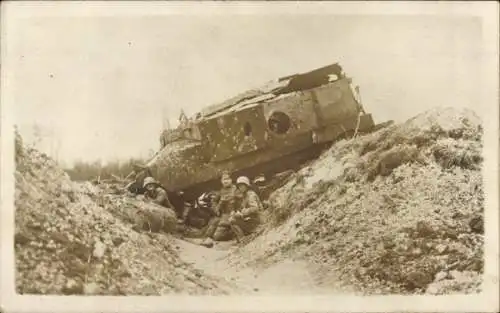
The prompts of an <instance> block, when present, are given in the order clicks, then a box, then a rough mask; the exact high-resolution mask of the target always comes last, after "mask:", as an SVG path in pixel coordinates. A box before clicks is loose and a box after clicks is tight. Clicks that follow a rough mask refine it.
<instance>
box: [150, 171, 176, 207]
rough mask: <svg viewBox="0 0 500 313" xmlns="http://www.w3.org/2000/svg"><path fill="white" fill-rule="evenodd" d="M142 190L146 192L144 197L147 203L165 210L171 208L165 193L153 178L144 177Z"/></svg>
mask: <svg viewBox="0 0 500 313" xmlns="http://www.w3.org/2000/svg"><path fill="white" fill-rule="evenodd" d="M144 189H145V190H146V192H145V193H144V196H145V199H146V200H147V201H149V202H152V203H155V204H157V205H161V206H164V207H167V208H173V206H172V204H171V203H170V200H169V199H168V195H167V192H166V191H165V189H163V188H162V187H161V186H160V183H159V182H157V181H156V180H155V179H154V178H153V177H146V178H145V179H144Z"/></svg>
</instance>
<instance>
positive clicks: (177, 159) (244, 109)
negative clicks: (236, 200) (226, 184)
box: [148, 64, 375, 200]
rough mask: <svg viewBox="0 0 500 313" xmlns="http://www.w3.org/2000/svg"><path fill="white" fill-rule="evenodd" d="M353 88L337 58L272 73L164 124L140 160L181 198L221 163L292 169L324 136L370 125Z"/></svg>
mask: <svg viewBox="0 0 500 313" xmlns="http://www.w3.org/2000/svg"><path fill="white" fill-rule="evenodd" d="M330 76H332V77H334V78H331V77H330ZM356 94H357V89H356V92H355V91H354V90H353V88H352V85H351V79H350V78H348V77H346V76H345V75H344V74H343V72H342V70H341V67H340V66H339V65H338V64H333V65H330V66H326V67H323V68H320V69H317V70H313V71H311V72H308V73H303V74H296V75H292V76H288V77H283V78H280V79H278V81H277V85H273V84H268V85H266V86H265V87H263V88H261V89H259V90H251V91H248V92H245V93H243V94H241V95H239V96H237V97H234V98H231V99H229V100H227V101H226V102H224V103H222V104H219V105H215V106H211V107H210V108H208V109H206V110H203V111H202V112H200V113H198V114H197V117H196V118H195V119H192V120H186V121H185V123H184V122H183V123H182V124H181V125H180V126H179V127H178V128H176V129H174V130H171V131H167V132H166V133H165V134H164V135H163V137H162V139H161V142H162V149H161V151H160V152H159V153H158V154H157V156H156V157H155V158H153V159H152V160H151V161H150V162H149V163H148V167H149V168H150V170H151V171H152V173H153V175H154V176H155V178H156V179H158V180H159V181H160V182H161V183H162V184H163V186H165V187H166V189H168V190H170V191H173V192H180V191H182V192H184V196H185V198H186V199H188V200H192V199H194V198H196V197H197V196H198V195H199V194H200V193H203V192H205V191H208V190H212V189H214V188H219V187H220V183H219V179H220V176H221V174H222V172H223V171H229V172H231V173H232V176H233V178H236V177H237V176H239V175H245V176H248V177H249V178H250V179H252V178H254V177H255V176H257V175H261V174H264V175H266V176H272V175H273V174H275V173H278V172H282V171H286V170H289V169H295V168H297V167H298V166H300V164H301V163H303V162H305V161H307V160H310V159H313V158H315V157H317V156H318V155H319V154H320V152H321V150H322V149H324V148H325V147H326V146H328V145H330V144H331V143H332V142H334V141H336V140H338V139H341V138H343V137H345V136H348V135H351V136H352V134H354V133H356V132H369V131H371V130H373V128H374V126H375V123H374V121H373V119H372V116H371V115H370V114H366V113H365V112H364V109H363V107H362V106H361V103H360V100H359V99H358V98H357V97H356Z"/></svg>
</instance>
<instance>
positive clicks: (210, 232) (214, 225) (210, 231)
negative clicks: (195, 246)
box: [205, 223, 217, 238]
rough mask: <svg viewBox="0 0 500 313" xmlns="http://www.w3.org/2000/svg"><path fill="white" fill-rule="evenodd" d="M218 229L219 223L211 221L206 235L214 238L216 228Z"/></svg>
mask: <svg viewBox="0 0 500 313" xmlns="http://www.w3.org/2000/svg"><path fill="white" fill-rule="evenodd" d="M216 229H217V223H210V224H208V226H207V229H206V230H205V237H207V238H214V234H215V230H216Z"/></svg>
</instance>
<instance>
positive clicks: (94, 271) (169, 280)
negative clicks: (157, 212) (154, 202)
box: [15, 138, 233, 295]
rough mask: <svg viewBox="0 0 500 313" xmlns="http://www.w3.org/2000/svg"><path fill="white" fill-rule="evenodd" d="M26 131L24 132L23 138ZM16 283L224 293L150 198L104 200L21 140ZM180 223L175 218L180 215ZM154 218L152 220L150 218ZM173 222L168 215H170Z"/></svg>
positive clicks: (60, 289)
mask: <svg viewBox="0 0 500 313" xmlns="http://www.w3.org/2000/svg"><path fill="white" fill-rule="evenodd" d="M18 139H20V138H18ZM16 152H17V153H16V161H17V169H16V173H15V179H16V186H15V187H16V194H15V206H16V212H15V223H16V225H15V256H16V289H17V292H18V293H21V294H90V295H92V294H94V295H95V294H101V295H158V294H168V293H172V292H176V293H177V292H181V293H190V294H224V293H227V292H228V290H232V288H233V287H232V286H229V284H227V283H226V282H225V280H224V279H219V278H216V277H211V276H207V275H205V274H204V273H202V272H201V271H199V270H197V269H196V268H194V267H193V266H192V265H190V264H187V263H186V262H184V261H183V260H181V259H180V258H179V256H178V251H177V249H178V248H179V247H178V246H176V244H175V243H174V242H173V241H172V240H173V239H172V238H171V237H169V236H165V235H161V234H155V233H150V232H149V231H148V230H144V228H146V227H150V226H151V227H153V228H154V227H157V228H158V227H161V225H160V226H158V225H154V223H151V221H158V220H159V219H154V218H153V219H151V218H150V216H149V215H151V212H152V211H154V208H150V209H149V210H148V208H147V205H146V204H143V206H144V207H143V208H142V210H137V211H136V212H139V213H138V214H134V216H133V218H132V219H128V216H127V215H126V214H125V213H124V212H127V211H126V210H124V208H125V209H129V211H128V212H130V211H131V210H132V208H134V207H137V206H140V205H139V204H138V202H137V203H135V204H133V203H132V204H130V205H128V206H127V205H124V204H123V203H122V202H116V201H114V202H113V201H102V197H101V196H100V195H99V191H98V190H96V189H95V188H94V186H93V185H91V184H83V185H81V184H76V183H74V182H72V181H70V179H69V177H68V175H67V174H66V173H65V172H63V171H62V170H60V169H59V168H58V167H57V166H56V164H55V162H54V161H52V160H51V159H49V158H47V157H46V156H45V155H43V154H41V153H39V152H37V151H36V150H33V149H28V148H25V147H23V146H22V144H21V141H20V140H17V141H16ZM160 220H167V221H168V218H161V219H160ZM174 223H175V219H174ZM151 224H153V225H151ZM167 225H168V223H167Z"/></svg>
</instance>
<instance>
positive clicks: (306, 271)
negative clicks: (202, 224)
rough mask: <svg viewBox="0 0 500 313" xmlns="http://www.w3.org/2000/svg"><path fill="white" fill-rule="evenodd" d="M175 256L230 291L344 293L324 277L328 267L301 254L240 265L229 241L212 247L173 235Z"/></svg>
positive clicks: (241, 293) (239, 292) (236, 252)
mask: <svg viewBox="0 0 500 313" xmlns="http://www.w3.org/2000/svg"><path fill="white" fill-rule="evenodd" d="M175 240H176V245H177V246H178V247H179V249H178V250H177V251H178V253H179V257H180V258H181V259H182V260H183V261H185V262H187V263H189V264H191V265H192V266H194V267H195V268H197V269H198V270H200V271H203V272H204V273H206V274H208V275H211V276H215V277H217V278H220V279H223V280H226V281H227V282H228V284H231V285H232V286H234V289H233V290H231V291H230V292H231V294H233V295H234V294H240V295H248V294H265V295H318V294H340V293H344V291H342V290H341V288H340V287H339V286H337V284H336V283H335V281H331V280H330V281H329V282H328V283H327V282H326V281H325V273H326V272H328V269H326V268H321V267H320V266H318V265H317V264H314V263H313V262H310V261H308V260H306V259H304V258H284V259H281V260H279V261H278V262H272V264H265V263H266V262H260V263H258V262H257V264H255V263H252V264H253V265H251V266H248V265H242V263H244V262H238V261H236V262H235V261H234V260H235V259H239V258H244V256H243V255H238V254H239V252H238V251H237V249H236V246H235V243H234V242H233V241H229V242H218V243H216V244H215V245H214V247H212V248H207V247H204V246H201V245H200V244H199V243H201V240H196V239H188V240H183V239H175Z"/></svg>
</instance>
